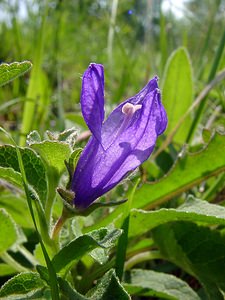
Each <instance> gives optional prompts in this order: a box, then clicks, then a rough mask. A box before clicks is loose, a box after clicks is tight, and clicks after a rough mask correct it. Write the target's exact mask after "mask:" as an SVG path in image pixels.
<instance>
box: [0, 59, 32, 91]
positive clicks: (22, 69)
mask: <svg viewBox="0 0 225 300" xmlns="http://www.w3.org/2000/svg"><path fill="white" fill-rule="evenodd" d="M31 67H32V64H31V62H29V61H23V62H13V63H11V64H0V86H2V85H4V84H6V83H8V82H9V81H12V80H13V79H15V78H17V77H19V76H21V75H23V74H24V73H26V72H27V71H29V70H30V68H31Z"/></svg>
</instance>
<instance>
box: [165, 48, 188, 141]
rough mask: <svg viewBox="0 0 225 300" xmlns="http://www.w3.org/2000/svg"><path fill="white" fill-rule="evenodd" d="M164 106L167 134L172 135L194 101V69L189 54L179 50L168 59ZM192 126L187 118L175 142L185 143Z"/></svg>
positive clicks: (181, 49)
mask: <svg viewBox="0 0 225 300" xmlns="http://www.w3.org/2000/svg"><path fill="white" fill-rule="evenodd" d="M162 95H163V104H164V106H165V109H166V112H167V115H168V120H169V122H168V127H167V130H166V134H170V133H171V131H172V130H173V129H174V127H175V126H176V125H177V123H178V121H179V120H180V119H181V118H182V116H183V115H184V114H185V112H186V111H187V110H188V108H189V107H190V106H191V104H192V101H193V79H192V67H191V61H190V58H189V55H188V52H187V50H186V49H185V48H183V47H182V48H179V49H177V50H176V51H175V52H173V53H172V54H171V56H170V58H169V59H168V62H167V65H166V69H165V73H164V80H163V88H162ZM190 125H191V117H190V116H189V117H187V118H186V119H185V121H184V122H183V124H182V126H181V127H180V129H179V130H178V132H177V133H176V135H175V137H174V141H176V142H179V143H183V142H184V141H185V140H186V137H187V134H188V131H189V128H190Z"/></svg>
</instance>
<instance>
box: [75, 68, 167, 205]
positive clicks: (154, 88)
mask: <svg viewBox="0 0 225 300" xmlns="http://www.w3.org/2000/svg"><path fill="white" fill-rule="evenodd" d="M157 80H158V78H157V77H154V78H153V79H152V80H150V81H149V82H148V84H147V85H146V86H145V87H144V88H143V89H142V90H141V91H140V92H139V93H138V94H137V95H135V96H134V97H132V98H130V99H128V100H126V101H124V102H123V103H121V104H120V105H119V106H117V107H116V108H115V109H114V110H113V111H112V113H111V114H110V115H109V116H108V118H107V119H106V120H105V121H104V70H103V66H102V65H99V64H94V63H92V64H90V66H89V67H88V69H87V70H86V71H85V73H84V75H83V81H82V91H81V109H82V113H83V116H84V119H85V122H86V123H87V125H88V127H89V129H90V131H91V132H92V137H91V138H90V140H89V141H88V143H87V145H86V147H85V148H84V150H83V152H82V154H81V156H80V159H79V161H78V163H77V167H76V170H75V172H74V175H73V179H72V190H73V192H74V193H75V198H74V204H75V206H76V207H77V208H78V209H85V208H87V207H88V206H89V205H90V204H91V203H92V202H93V201H95V200H96V199H97V198H98V197H100V196H101V195H103V194H105V193H106V192H107V191H109V190H110V189H112V188H113V187H114V186H115V185H117V184H118V183H119V182H120V181H121V180H122V179H123V178H124V177H125V176H126V175H127V174H128V173H129V172H130V171H132V170H134V169H135V168H137V167H138V166H140V165H141V164H142V163H143V162H144V161H145V160H146V159H148V157H149V156H150V154H151V153H152V151H153V149H154V146H155V143H156V139H157V137H158V135H160V134H162V133H163V132H164V130H165V129H166V126H167V116H166V112H165V110H164V107H163V106H162V104H161V101H160V90H159V88H158V85H157Z"/></svg>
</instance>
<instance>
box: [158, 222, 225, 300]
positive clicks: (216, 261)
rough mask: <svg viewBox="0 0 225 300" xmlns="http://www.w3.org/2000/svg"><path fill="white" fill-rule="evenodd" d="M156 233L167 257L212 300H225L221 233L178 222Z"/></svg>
mask: <svg viewBox="0 0 225 300" xmlns="http://www.w3.org/2000/svg"><path fill="white" fill-rule="evenodd" d="M153 233H154V239H155V241H156V243H157V244H158V246H159V248H160V250H161V252H162V254H163V255H164V256H165V258H166V259H168V260H171V261H172V262H174V263H175V264H177V265H179V266H181V267H182V268H183V269H184V270H186V271H187V272H189V273H190V274H192V275H194V276H195V277H196V278H197V279H198V280H199V281H200V282H201V283H202V284H203V286H204V287H205V289H206V291H207V294H208V297H209V299H221V300H222V299H224V298H223V293H222V291H223V292H224V291H225V284H224V276H225V271H224V270H225V259H224V258H225V257H224V253H225V239H224V236H223V235H221V233H220V231H219V230H216V229H210V228H207V227H202V226H198V225H197V224H194V223H190V222H175V223H168V224H166V225H161V226H159V227H158V228H156V229H155V230H154V231H153ZM168 245H170V247H168Z"/></svg>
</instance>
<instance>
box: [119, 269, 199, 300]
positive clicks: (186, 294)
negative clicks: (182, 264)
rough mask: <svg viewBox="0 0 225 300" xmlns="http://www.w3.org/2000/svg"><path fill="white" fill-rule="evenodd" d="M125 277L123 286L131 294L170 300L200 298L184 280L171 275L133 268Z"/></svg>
mask: <svg viewBox="0 0 225 300" xmlns="http://www.w3.org/2000/svg"><path fill="white" fill-rule="evenodd" d="M125 278H126V283H124V287H125V288H126V290H127V291H128V292H129V293H131V294H132V295H139V296H145V297H146V296H148V297H149V296H152V297H158V298H160V299H171V300H190V299H193V300H200V298H199V297H198V295H197V294H196V293H195V292H194V291H193V290H192V289H191V288H190V287H189V286H188V284H187V283H186V282H184V281H182V280H180V279H178V278H177V277H175V276H173V275H169V274H165V273H159V272H154V271H147V270H142V269H134V270H132V271H131V272H129V273H127V274H126V277H125Z"/></svg>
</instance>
